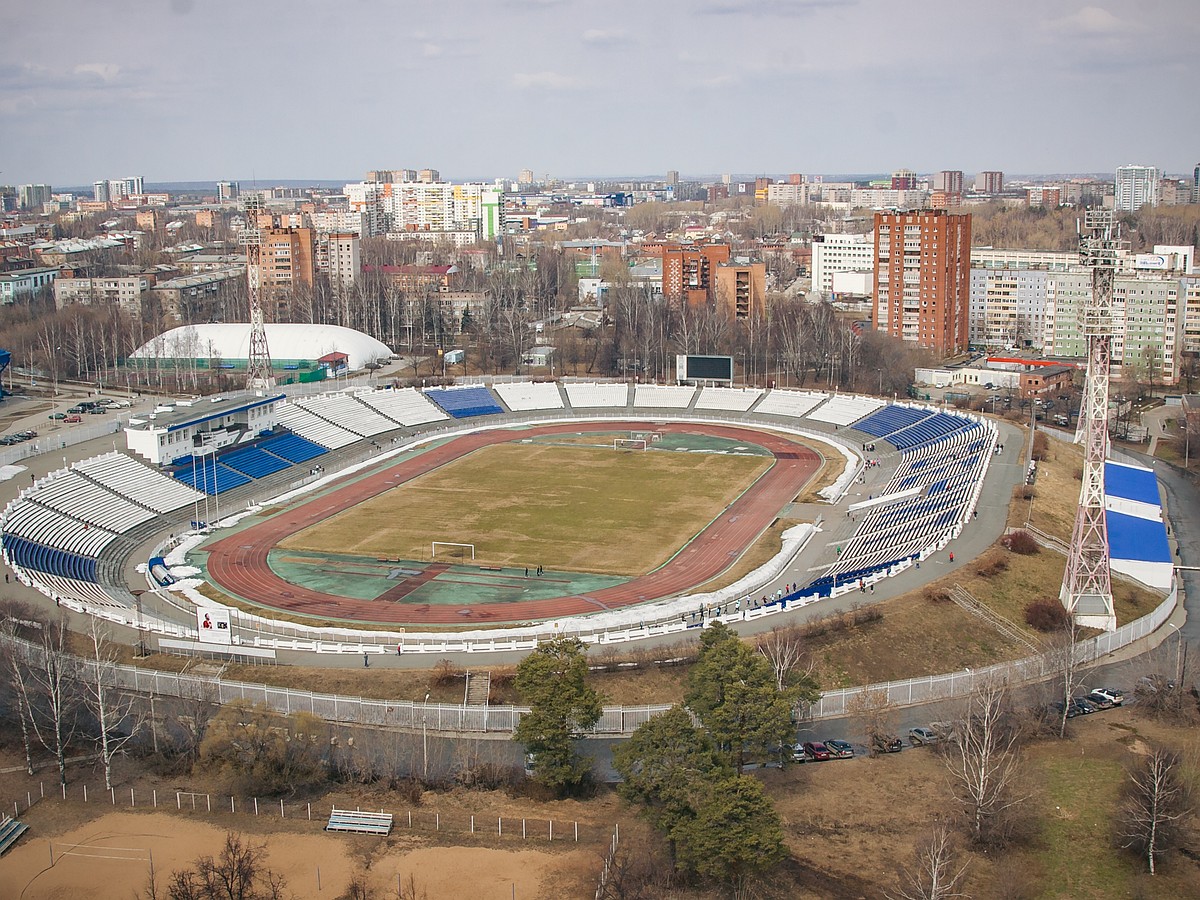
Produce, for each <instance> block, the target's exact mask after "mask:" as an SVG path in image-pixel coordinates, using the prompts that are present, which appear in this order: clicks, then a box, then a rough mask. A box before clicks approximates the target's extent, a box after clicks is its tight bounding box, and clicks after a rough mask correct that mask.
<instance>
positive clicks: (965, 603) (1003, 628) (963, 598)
mask: <svg viewBox="0 0 1200 900" xmlns="http://www.w3.org/2000/svg"><path fill="white" fill-rule="evenodd" d="M950 599H951V600H953V601H954V602H955V603H957V604H958V605H959V606H961V607H962V608H963V609H965V610H966V611H967V612H969V613H971V614H972V615H974V616H977V617H978V618H980V619H982V620H983V621H985V622H987V623H988V624H989V625H991V626H992V627H993V628H995V629H996V630H997V631H999V632H1000V633H1001V634H1002V635H1004V636H1005V637H1006V638H1008V639H1009V640H1012V641H1016V642H1017V643H1018V644H1021V645H1023V646H1024V647H1026V648H1028V649H1029V650H1030V651H1031V652H1033V653H1035V654H1036V653H1041V652H1042V648H1041V647H1039V646H1038V645H1037V644H1035V643H1034V642H1033V641H1031V640H1030V639H1029V636H1028V635H1027V634H1025V632H1024V631H1022V630H1021V629H1020V628H1018V627H1017V626H1016V625H1014V624H1013V623H1012V622H1010V621H1009V620H1008V619H1006V618H1004V616H1002V615H1000V614H999V613H997V612H993V611H992V610H990V609H988V608H987V607H986V606H984V605H983V604H982V603H980V602H979V601H978V600H976V599H975V595H974V594H972V593H971V592H970V591H968V590H967V589H966V588H964V587H962V586H961V585H957V584H956V585H954V587H952V588H951V589H950Z"/></svg>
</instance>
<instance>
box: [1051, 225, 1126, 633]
mask: <svg viewBox="0 0 1200 900" xmlns="http://www.w3.org/2000/svg"><path fill="white" fill-rule="evenodd" d="M1121 244H1122V242H1121V240H1120V235H1119V233H1118V231H1117V230H1116V229H1115V227H1114V225H1113V214H1112V211H1111V210H1107V209H1089V210H1087V211H1086V212H1085V213H1084V220H1083V226H1082V228H1081V229H1080V232H1079V259H1080V262H1081V263H1082V264H1083V265H1085V266H1087V267H1088V268H1089V269H1091V270H1092V295H1091V298H1090V299H1089V300H1088V302H1087V303H1086V305H1085V306H1084V309H1083V334H1084V338H1085V339H1086V340H1087V348H1088V366H1087V385H1086V387H1085V388H1084V394H1083V409H1082V410H1081V411H1080V427H1079V434H1080V437H1081V438H1082V440H1083V486H1082V487H1081V488H1080V491H1079V510H1078V512H1077V513H1076V514H1075V531H1074V533H1073V534H1072V536H1071V549H1070V555H1069V556H1068V557H1067V569H1066V572H1065V573H1064V574H1063V583H1062V590H1061V591H1060V592H1059V599H1060V600H1061V601H1062V604H1063V606H1065V607H1066V609H1067V611H1068V612H1070V613H1071V614H1072V615H1073V616H1074V617H1075V621H1076V623H1078V624H1080V625H1087V626H1090V627H1093V628H1103V629H1105V630H1106V631H1113V630H1114V629H1116V627H1117V617H1116V614H1115V613H1114V612H1113V598H1112V573H1111V570H1110V568H1109V551H1108V525H1107V522H1106V521H1105V517H1104V461H1105V459H1107V457H1108V379H1109V369H1110V365H1111V362H1112V299H1113V278H1114V275H1115V273H1116V268H1117V254H1118V251H1119V250H1120V249H1121Z"/></svg>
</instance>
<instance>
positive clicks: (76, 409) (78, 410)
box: [67, 406, 84, 416]
mask: <svg viewBox="0 0 1200 900" xmlns="http://www.w3.org/2000/svg"><path fill="white" fill-rule="evenodd" d="M83 410H84V407H82V406H72V407H71V408H70V409H68V410H67V412H68V413H70V414H71V415H73V416H77V415H79V414H80V413H81V412H83Z"/></svg>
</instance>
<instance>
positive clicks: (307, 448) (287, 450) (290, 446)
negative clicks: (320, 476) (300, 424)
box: [255, 433, 329, 463]
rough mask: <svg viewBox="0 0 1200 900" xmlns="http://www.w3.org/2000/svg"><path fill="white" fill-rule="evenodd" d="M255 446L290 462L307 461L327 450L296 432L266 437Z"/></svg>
mask: <svg viewBox="0 0 1200 900" xmlns="http://www.w3.org/2000/svg"><path fill="white" fill-rule="evenodd" d="M255 446H256V447H257V448H258V449H259V450H265V451H267V452H268V453H273V454H274V455H275V456H278V457H280V458H281V459H286V460H287V461H288V462H291V463H302V462H308V461H309V460H310V459H316V458H317V457H318V456H322V455H324V454H326V453H328V452H329V451H328V450H327V449H326V448H324V447H322V446H321V445H320V444H314V443H313V442H312V441H309V440H305V439H304V438H302V437H300V435H298V434H291V433H287V434H280V435H277V436H276V437H273V438H267V439H266V440H265V441H261V442H260V443H258V444H256V445H255Z"/></svg>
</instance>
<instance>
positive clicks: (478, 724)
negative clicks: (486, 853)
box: [0, 588, 1178, 736]
mask: <svg viewBox="0 0 1200 900" xmlns="http://www.w3.org/2000/svg"><path fill="white" fill-rule="evenodd" d="M1177 599H1178V591H1177V589H1175V588H1172V590H1171V593H1170V594H1168V595H1167V598H1166V599H1165V600H1163V602H1162V603H1160V604H1159V605H1158V606H1157V607H1156V608H1155V609H1154V610H1153V611H1152V612H1150V613H1149V614H1148V615H1145V616H1143V617H1142V618H1140V619H1135V620H1134V621H1132V622H1130V623H1128V624H1127V625H1124V626H1122V627H1121V628H1118V629H1117V630H1116V631H1113V632H1109V633H1106V634H1102V635H1100V636H1099V637H1095V638H1089V639H1088V640H1086V641H1082V642H1081V643H1079V644H1078V645H1076V646H1077V648H1078V654H1079V659H1080V661H1082V662H1091V661H1094V660H1097V659H1099V658H1101V657H1103V656H1105V655H1106V654H1109V653H1112V652H1113V651H1114V650H1118V649H1120V648H1122V647H1126V646H1128V645H1129V644H1131V643H1133V642H1134V641H1137V640H1139V639H1141V638H1143V637H1145V636H1146V635H1148V634H1150V633H1152V632H1153V631H1155V630H1156V629H1157V628H1159V627H1161V626H1162V624H1163V623H1164V622H1166V620H1167V619H1168V618H1170V616H1171V613H1172V612H1173V611H1174V610H1175V604H1176V602H1177ZM4 642H9V643H11V644H12V645H13V646H15V647H16V648H17V649H18V651H19V652H21V653H23V654H25V656H26V658H29V657H33V658H39V657H38V654H40V653H41V652H42V651H41V649H40V648H39V647H38V646H37V645H35V644H32V643H29V642H28V641H23V640H21V639H20V638H7V637H0V643H4ZM80 664H81V665H84V666H86V665H87V663H86V660H81V661H80ZM1052 671H1053V664H1052V663H1050V662H1048V661H1047V658H1046V657H1045V656H1030V657H1026V658H1025V659H1018V660H1014V661H1012V662H1006V663H997V664H996V665H992V666H987V667H986V668H983V669H976V670H974V671H964V672H949V673H946V674H943V675H928V676H924V677H921V678H910V679H907V680H905V681H889V682H884V683H882V684H872V685H865V686H863V687H853V688H837V689H834V690H831V691H826V692H825V693H823V694H822V695H821V699H820V700H818V701H817V702H816V703H815V704H813V705H812V706H811V707H810V708H809V709H808V710H807V712H808V714H809V715H810V716H811V717H812V718H814V719H823V718H835V717H839V716H844V715H847V714H848V712H849V711H850V708H851V707H850V702H851V700H852V699H853V698H854V697H856V696H859V695H861V694H863V693H865V692H868V691H870V692H877V691H882V692H884V693H885V695H886V696H887V698H888V701H889V702H890V703H892V704H893V705H895V706H908V705H912V704H918V703H927V702H930V701H935V700H950V699H954V698H956V697H965V696H967V695H968V694H969V693H970V692H971V690H972V688H973V687H974V685H975V684H976V683H977V681H978V680H979V679H985V678H999V679H1003V680H1005V681H1007V682H1009V683H1010V684H1019V683H1025V682H1031V681H1036V680H1038V679H1040V678H1045V677H1047V676H1048V675H1050V674H1052ZM115 672H116V678H117V684H118V686H119V687H121V688H122V689H124V690H128V691H132V692H134V693H138V694H151V695H156V696H164V697H183V698H188V699H200V700H207V701H210V702H213V703H230V702H232V701H234V700H248V701H250V702H252V703H262V704H264V705H266V706H267V707H268V708H270V709H272V710H274V711H276V712H279V713H283V714H285V715H290V714H291V713H294V712H309V713H312V714H314V715H317V716H320V717H321V718H322V719H325V720H326V721H328V722H336V723H339V724H351V725H377V726H383V727H391V728H404V729H411V730H417V729H420V728H425V729H427V730H430V731H439V732H451V733H463V732H469V733H488V732H493V733H505V734H507V733H510V732H512V730H513V729H514V728H515V727H516V725H517V722H518V721H520V718H521V716H522V714H524V713H525V712H527V711H528V707H523V706H456V705H451V704H443V703H418V702H415V701H411V700H370V699H366V698H363V697H345V696H339V695H337V694H321V693H314V692H312V691H298V690H294V689H292V688H287V687H276V686H273V685H266V684H255V683H252V682H244V681H225V680H222V679H219V678H209V677H204V676H199V675H192V674H183V673H174V672H159V671H156V670H152V669H139V668H137V667H135V666H117V667H116V668H115ZM670 708H671V707H670V706H669V705H668V704H654V705H647V706H606V707H605V708H604V711H603V713H602V715H601V716H600V720H599V722H597V723H596V726H595V727H594V728H593V729H592V730H591V733H592V734H595V735H616V736H619V735H627V734H630V733H632V732H633V731H634V730H636V729H637V728H638V726H640V725H642V724H643V723H645V722H646V721H648V720H649V719H650V718H652V717H653V716H656V715H658V714H660V713H663V712H666V711H667V710H668V709H670Z"/></svg>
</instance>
